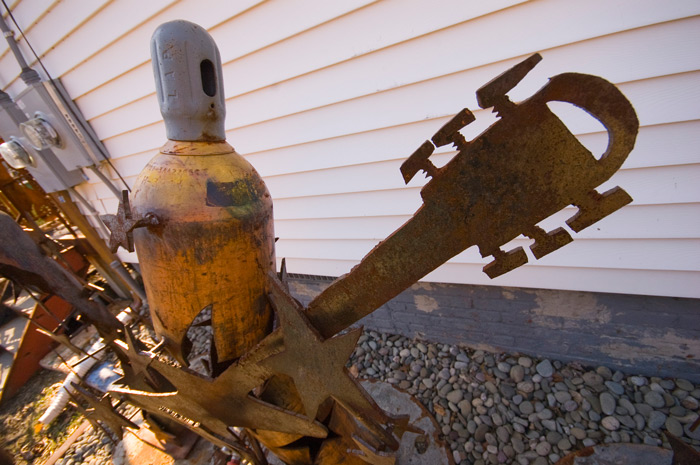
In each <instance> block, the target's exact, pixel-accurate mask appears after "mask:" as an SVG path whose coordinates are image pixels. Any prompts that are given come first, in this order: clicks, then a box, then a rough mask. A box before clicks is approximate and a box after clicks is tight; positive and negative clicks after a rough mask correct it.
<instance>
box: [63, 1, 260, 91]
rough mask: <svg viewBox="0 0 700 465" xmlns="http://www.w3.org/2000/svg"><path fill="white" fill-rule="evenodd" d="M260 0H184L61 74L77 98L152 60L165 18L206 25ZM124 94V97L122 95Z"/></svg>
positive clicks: (209, 25) (222, 19) (211, 25)
mask: <svg viewBox="0 0 700 465" xmlns="http://www.w3.org/2000/svg"><path fill="white" fill-rule="evenodd" d="M260 1H261V0H239V1H236V2H219V1H216V0H197V1H194V0H183V1H180V2H178V3H176V4H175V5H173V6H172V7H170V8H168V9H166V10H164V11H163V12H162V13H161V14H159V15H157V16H155V17H153V18H151V19H149V20H148V21H146V22H145V23H143V24H141V25H140V26H139V27H137V28H136V29H134V30H132V31H130V33H129V34H128V35H126V36H124V37H123V38H121V40H119V41H117V42H114V43H112V44H110V45H109V46H108V47H106V48H104V49H102V51H100V53H98V54H96V55H94V56H92V57H91V59H90V60H88V61H86V62H84V63H82V64H81V65H79V66H77V67H75V68H73V69H72V70H71V71H70V72H68V73H66V74H65V75H64V76H62V81H63V84H64V85H65V87H66V90H68V93H69V94H70V95H71V96H72V97H73V98H74V99H75V98H77V97H80V96H81V95H83V94H84V93H86V92H89V91H90V90H92V89H95V88H96V87H99V86H100V85H102V84H104V83H105V82H108V81H110V80H111V79H114V78H116V77H117V76H120V75H121V74H123V73H124V72H126V71H128V70H130V69H132V68H134V67H136V66H139V65H141V64H143V63H146V62H147V61H149V60H150V40H151V35H153V31H155V29H156V28H157V27H158V26H159V25H161V24H162V23H164V22H167V21H172V20H174V19H182V18H187V20H188V21H192V22H194V23H197V24H199V25H200V26H202V27H204V28H205V29H208V28H212V27H214V26H216V25H217V24H219V23H221V22H222V21H225V20H226V19H227V18H232V17H235V16H236V15H238V14H239V13H241V12H244V11H245V10H247V9H248V8H251V7H252V6H254V5H256V4H258V3H260ZM120 98H121V97H120Z"/></svg>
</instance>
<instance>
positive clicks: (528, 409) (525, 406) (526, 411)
mask: <svg viewBox="0 0 700 465" xmlns="http://www.w3.org/2000/svg"><path fill="white" fill-rule="evenodd" d="M518 408H519V409H520V413H522V414H523V415H530V414H531V413H532V412H534V411H535V407H534V406H533V405H532V402H530V401H529V400H526V401H524V402H521V403H520V405H519V406H518Z"/></svg>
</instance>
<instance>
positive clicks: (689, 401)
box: [350, 331, 700, 465]
mask: <svg viewBox="0 0 700 465" xmlns="http://www.w3.org/2000/svg"><path fill="white" fill-rule="evenodd" d="M350 365H351V371H353V372H355V373H358V375H359V377H360V378H376V379H380V380H383V381H386V382H388V383H391V384H395V385H397V386H398V387H399V388H402V389H405V390H406V391H407V392H409V393H410V394H413V395H415V396H416V397H417V398H418V399H419V400H420V401H421V402H422V403H423V404H424V405H425V406H426V407H427V408H428V409H429V410H430V411H431V412H432V413H433V414H434V415H435V418H436V419H437V420H438V423H439V424H440V425H441V427H442V433H443V435H444V437H445V439H446V440H447V442H448V444H449V446H450V448H451V449H452V452H453V456H454V459H455V462H456V463H460V464H479V465H481V464H499V463H518V464H536V465H540V464H542V465H544V464H547V463H554V462H556V461H557V460H559V459H560V458H561V457H563V456H565V455H566V454H568V453H570V452H572V451H574V450H578V449H582V448H584V447H586V446H591V445H594V444H602V443H618V442H628V443H637V444H650V445H655V446H662V445H663V446H664V447H669V446H668V444H667V443H664V442H662V441H663V439H664V438H663V436H662V435H661V432H662V430H663V429H667V430H668V431H669V432H670V433H671V434H674V435H675V436H678V437H681V438H683V439H684V440H685V441H686V442H688V443H690V444H692V445H693V446H695V447H696V448H698V446H700V428H698V429H697V430H695V432H691V431H690V426H691V425H692V423H693V422H694V421H695V420H696V419H697V418H698V399H700V386H698V385H695V384H693V383H691V382H689V381H687V380H684V379H661V378H657V377H645V376H635V375H627V374H623V373H622V372H620V371H613V370H610V369H609V368H607V367H604V366H599V367H597V368H590V367H583V366H581V365H579V364H577V363H563V362H560V361H556V360H546V359H537V358H533V357H527V356H519V355H517V354H494V353H490V352H484V351H482V350H470V349H467V348H464V347H460V346H455V345H449V344H431V343H427V342H420V341H413V340H410V339H407V338H405V337H402V336H397V335H387V334H378V333H376V332H373V331H365V333H364V334H363V335H362V336H361V337H360V340H359V342H358V347H357V349H356V350H355V353H354V354H353V356H352V358H351V360H350Z"/></svg>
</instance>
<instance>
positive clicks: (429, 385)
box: [421, 378, 434, 389]
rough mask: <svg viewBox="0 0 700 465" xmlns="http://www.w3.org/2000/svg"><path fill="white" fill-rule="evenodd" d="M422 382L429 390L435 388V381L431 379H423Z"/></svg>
mask: <svg viewBox="0 0 700 465" xmlns="http://www.w3.org/2000/svg"><path fill="white" fill-rule="evenodd" d="M421 382H422V383H423V385H424V386H425V387H426V388H428V389H432V388H433V386H434V383H433V380H432V379H430V378H423V379H422V380H421Z"/></svg>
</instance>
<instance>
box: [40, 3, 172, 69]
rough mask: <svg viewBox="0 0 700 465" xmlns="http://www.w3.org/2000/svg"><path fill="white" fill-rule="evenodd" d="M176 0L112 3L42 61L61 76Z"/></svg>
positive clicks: (54, 48)
mask: <svg viewBox="0 0 700 465" xmlns="http://www.w3.org/2000/svg"><path fill="white" fill-rule="evenodd" d="M176 1H177V0H149V1H147V2H144V1H141V0H118V1H111V2H108V4H107V5H106V6H105V8H103V9H102V10H100V11H99V12H98V13H97V14H95V16H94V17H92V18H90V20H89V21H87V22H86V23H85V24H84V25H82V27H80V28H79V29H78V30H76V31H74V32H73V33H72V34H70V35H69V36H68V37H66V38H65V39H64V40H62V41H61V42H60V43H58V44H56V45H55V46H54V47H53V49H52V50H51V51H50V53H47V54H46V56H45V57H44V58H42V60H43V62H44V64H45V65H46V67H47V68H48V69H49V70H50V71H51V74H52V75H55V76H62V75H63V74H65V73H66V72H68V71H70V70H71V69H73V68H75V67H76V66H77V65H79V64H80V63H83V62H85V61H87V60H89V59H90V58H91V57H92V56H93V55H95V54H96V53H99V52H100V51H101V50H103V49H104V48H106V47H107V46H109V45H110V44H112V43H113V42H115V41H117V40H118V39H120V38H121V37H123V36H125V35H127V34H129V33H130V32H131V31H132V30H133V29H134V28H136V27H138V26H139V25H140V24H141V23H143V22H144V21H147V20H148V19H149V18H151V17H152V16H154V15H156V14H157V13H158V12H160V11H161V10H163V9H165V8H168V7H170V6H171V5H173V4H174V3H175V2H176Z"/></svg>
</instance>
